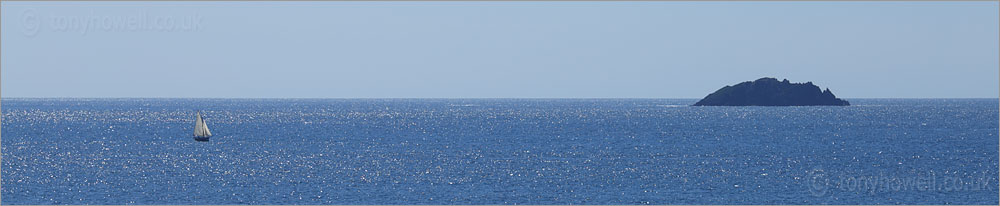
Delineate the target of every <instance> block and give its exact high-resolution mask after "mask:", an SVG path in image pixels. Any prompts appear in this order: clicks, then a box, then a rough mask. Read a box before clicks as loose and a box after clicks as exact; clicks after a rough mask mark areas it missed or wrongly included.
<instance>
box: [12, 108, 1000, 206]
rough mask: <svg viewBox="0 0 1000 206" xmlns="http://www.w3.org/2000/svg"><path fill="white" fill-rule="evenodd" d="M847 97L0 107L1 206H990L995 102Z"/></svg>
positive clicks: (999, 119) (993, 200) (999, 146)
mask: <svg viewBox="0 0 1000 206" xmlns="http://www.w3.org/2000/svg"><path fill="white" fill-rule="evenodd" d="M848 100H849V101H850V102H851V104H852V105H851V106H846V107H837V106H812V107H696V106H688V105H691V104H693V103H694V102H695V101H697V99H155V98H154V99H32V98H4V99H2V101H0V112H2V125H0V152H2V156H0V203H2V204H5V205H9V204H46V205H47V204H224V205H232V204H640V205H641V204H984V205H997V204H998V203H1000V202H998V198H1000V196H998V194H1000V192H998V186H1000V183H998V175H1000V174H998V169H1000V166H998V163H1000V160H998V151H1000V143H998V141H1000V134H998V131H1000V129H998V125H1000V115H998V114H1000V111H998V108H1000V104H998V99H848ZM199 111H200V112H201V113H202V114H203V116H204V118H205V121H206V123H207V124H208V127H209V129H210V130H211V132H212V134H214V136H212V137H211V140H210V141H208V142H198V141H194V140H193V138H192V136H193V131H194V125H195V115H196V113H197V112H199Z"/></svg>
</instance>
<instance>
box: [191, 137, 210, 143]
mask: <svg viewBox="0 0 1000 206" xmlns="http://www.w3.org/2000/svg"><path fill="white" fill-rule="evenodd" d="M208 138H209V137H194V141H199V142H207V141H208Z"/></svg>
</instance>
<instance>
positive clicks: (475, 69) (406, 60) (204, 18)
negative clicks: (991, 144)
mask: <svg viewBox="0 0 1000 206" xmlns="http://www.w3.org/2000/svg"><path fill="white" fill-rule="evenodd" d="M0 9H2V11H0V15H2V16H0V20H2V22H0V25H2V29H0V32H2V33H0V38H2V39H0V42H2V44H0V50H2V51H0V68H2V70H0V81H2V82H0V89H2V90H0V92H2V93H0V94H2V96H3V97H212V98H216V97H218V98H227V97H249V98H286V97H292V98H296V97H302V98H518V97H527V98H701V97H704V96H705V95H707V94H708V93H711V92H713V91H715V90H717V89H719V88H721V87H722V86H725V85H732V84H736V83H739V82H742V81H749V80H754V79H757V78H760V77H776V78H778V79H785V78H787V79H789V80H790V81H793V82H805V81H812V82H814V83H816V84H817V85H819V86H820V87H823V88H830V89H831V90H832V91H833V92H834V94H836V95H838V96H839V97H846V98H878V97H886V98H954V97H975V98H997V97H998V93H1000V89H998V88H1000V83H998V82H1000V28H998V27H1000V26H998V25H1000V22H998V21H1000V20H998V19H1000V15H998V10H1000V6H998V2H293V3H289V2H2V5H0Z"/></svg>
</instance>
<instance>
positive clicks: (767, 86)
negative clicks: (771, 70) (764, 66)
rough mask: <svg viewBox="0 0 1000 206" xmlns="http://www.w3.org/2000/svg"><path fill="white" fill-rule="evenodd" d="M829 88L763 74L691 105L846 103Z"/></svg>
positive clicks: (843, 104)
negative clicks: (758, 77) (821, 88)
mask: <svg viewBox="0 0 1000 206" xmlns="http://www.w3.org/2000/svg"><path fill="white" fill-rule="evenodd" d="M848 105H850V103H848V102H847V101H845V100H843V99H838V98H837V97H836V96H834V95H833V92H830V89H829V88H828V89H826V90H822V91H820V89H819V87H818V86H816V85H813V83H812V82H806V83H790V82H788V80H787V79H785V80H783V81H778V79H775V78H770V77H765V78H760V79H758V80H756V81H752V82H750V81H748V82H743V83H739V84H736V85H733V86H725V87H722V89H719V90H718V91H715V92H713V93H711V94H709V95H708V96H706V97H705V98H703V99H701V100H700V101H698V102H697V103H695V104H694V106H848Z"/></svg>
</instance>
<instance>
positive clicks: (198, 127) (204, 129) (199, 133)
mask: <svg viewBox="0 0 1000 206" xmlns="http://www.w3.org/2000/svg"><path fill="white" fill-rule="evenodd" d="M194 136H195V137H211V136H212V132H211V131H209V130H208V124H205V119H202V118H201V112H198V117H197V119H196V120H195V123H194Z"/></svg>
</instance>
